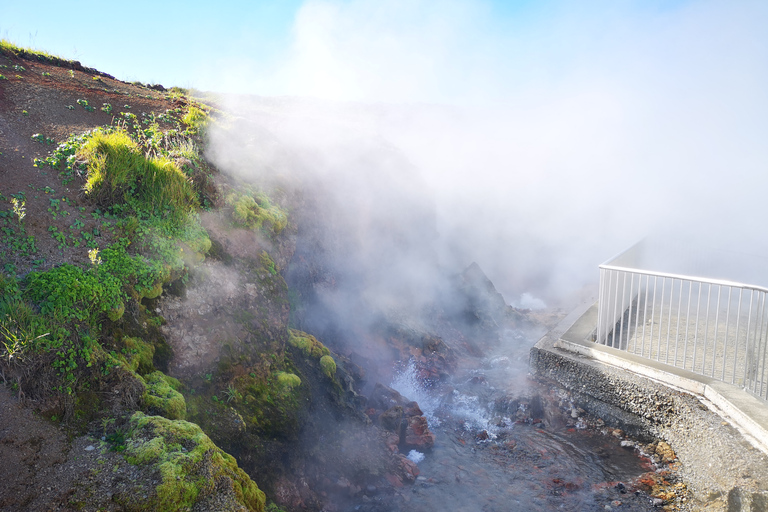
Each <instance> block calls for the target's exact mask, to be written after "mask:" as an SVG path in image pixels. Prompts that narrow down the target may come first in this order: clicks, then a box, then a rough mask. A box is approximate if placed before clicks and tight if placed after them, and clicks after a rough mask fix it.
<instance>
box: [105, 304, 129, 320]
mask: <svg viewBox="0 0 768 512" xmlns="http://www.w3.org/2000/svg"><path fill="white" fill-rule="evenodd" d="M124 313H125V303H124V302H122V301H120V303H119V304H118V305H117V306H114V307H112V308H110V309H109V311H107V318H109V319H110V320H112V321H113V322H117V321H118V320H120V319H121V318H123V314H124Z"/></svg>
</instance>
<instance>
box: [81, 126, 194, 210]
mask: <svg viewBox="0 0 768 512" xmlns="http://www.w3.org/2000/svg"><path fill="white" fill-rule="evenodd" d="M77 157H78V159H80V160H87V161H88V180H87V181H86V184H85V191H86V194H88V196H89V197H91V198H92V199H93V200H94V201H96V202H97V203H98V204H115V203H127V204H129V205H131V206H133V207H134V209H136V210H139V211H145V212H150V213H152V214H155V215H174V216H183V215H185V214H188V213H190V212H191V211H192V210H193V209H194V208H195V207H196V206H198V200H197V197H196V195H195V192H194V190H193V189H192V186H191V185H190V183H189V182H188V181H187V179H186V176H184V174H183V173H182V172H181V171H179V169H178V168H177V167H176V165H175V164H174V163H173V162H172V161H171V160H169V159H167V158H150V159H147V158H145V157H144V155H143V154H142V153H141V152H140V151H139V147H138V145H137V144H136V143H135V142H134V141H133V140H132V139H131V138H130V137H129V136H128V134H127V133H126V132H124V131H120V130H118V131H113V132H105V131H97V132H94V133H93V136H92V137H91V138H90V139H89V140H88V141H87V142H86V143H85V144H84V145H83V146H82V147H81V149H80V151H78V153H77Z"/></svg>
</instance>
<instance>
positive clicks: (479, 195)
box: [212, 1, 768, 307]
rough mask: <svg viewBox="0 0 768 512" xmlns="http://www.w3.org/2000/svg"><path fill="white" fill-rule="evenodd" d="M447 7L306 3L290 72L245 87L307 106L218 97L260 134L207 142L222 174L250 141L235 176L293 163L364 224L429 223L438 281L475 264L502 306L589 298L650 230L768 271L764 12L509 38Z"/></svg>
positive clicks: (650, 12)
mask: <svg viewBox="0 0 768 512" xmlns="http://www.w3.org/2000/svg"><path fill="white" fill-rule="evenodd" d="M446 5H447V7H446V8H444V9H435V8H434V6H432V5H431V4H430V3H428V2H416V3H398V2H394V3H387V4H380V3H378V2H367V1H358V2H349V3H339V2H308V3H307V4H305V5H304V7H303V8H302V10H301V11H300V14H299V15H298V17H297V20H296V23H295V27H294V37H295V41H294V46H293V48H292V50H291V52H290V54H289V55H287V56H286V59H285V61H284V62H283V63H282V64H281V66H280V67H279V69H277V70H272V71H274V73H273V75H272V78H270V79H269V80H267V78H266V77H265V76H255V77H251V78H254V82H253V91H254V92H258V91H259V90H260V89H262V88H263V89H264V90H270V87H272V88H274V87H277V86H278V85H279V86H280V87H282V89H281V90H282V91H284V92H287V93H289V94H297V95H302V96H307V97H315V98H318V99H299V98H297V97H288V96H284V97H279V98H272V99H268V98H265V97H247V96H240V97H238V98H237V99H236V98H230V99H231V101H230V103H231V104H230V105H229V106H230V107H231V109H232V111H234V112H238V113H240V114H242V115H243V116H244V117H248V118H250V119H251V121H252V123H251V124H250V129H246V130H245V131H244V132H241V133H239V134H238V136H237V137H233V136H231V135H227V136H218V135H217V134H216V133H214V134H213V135H212V140H213V141H214V147H215V149H214V151H213V153H214V154H216V155H218V156H217V158H218V159H219V160H218V162H219V163H220V164H223V160H226V159H228V158H232V160H233V161H234V160H236V159H237V158H236V157H232V156H229V157H228V156H227V155H228V154H229V155H234V154H238V151H241V150H242V149H243V147H244V146H247V145H248V144H251V145H253V147H254V148H256V147H258V152H259V158H258V159H254V158H251V159H250V160H249V162H250V163H249V166H248V168H239V172H243V173H264V174H267V173H269V172H271V170H276V171H277V172H285V173H293V172H296V169H295V168H291V169H290V170H289V167H291V166H289V165H287V164H286V162H287V161H288V159H298V160H301V161H302V165H301V166H300V167H301V168H302V169H303V170H304V172H306V173H309V174H310V175H312V176H314V178H315V179H317V180H318V183H319V184H322V186H323V187H324V189H325V190H327V191H328V193H329V194H331V195H332V197H333V200H334V201H335V202H336V203H337V204H339V205H340V206H341V207H342V208H345V207H350V208H353V209H354V208H357V207H358V206H363V205H366V208H369V210H370V211H369V212H368V213H369V214H370V215H372V216H374V217H377V220H376V221H375V222H388V223H390V224H391V225H397V224H398V223H406V224H408V223H410V222H413V221H414V219H415V217H414V216H413V215H411V214H414V215H418V216H420V217H422V219H420V220H419V222H420V221H421V220H423V216H424V215H426V216H429V215H431V214H432V213H431V212H434V215H435V222H434V232H432V231H431V228H430V232H429V233H421V234H420V235H418V236H422V235H423V236H425V237H427V238H428V239H432V240H434V251H435V254H434V255H433V256H434V257H436V258H437V261H439V263H440V265H441V266H442V267H443V268H445V269H447V270H448V269H450V270H460V269H462V268H464V267H466V266H467V265H468V264H469V263H471V262H472V261H476V262H478V263H479V264H480V266H481V268H483V269H484V271H485V272H486V273H487V274H488V275H489V277H490V278H491V280H492V281H493V282H494V283H495V284H496V286H497V288H498V289H499V290H500V291H501V292H502V293H503V294H504V296H505V298H506V299H507V301H508V302H510V303H519V301H520V297H521V295H522V294H524V293H530V294H533V296H534V297H541V298H543V299H544V300H545V302H546V303H547V304H550V305H563V306H566V307H569V306H571V305H572V304H573V303H574V302H576V301H577V300H579V299H580V298H581V297H582V296H583V295H586V296H589V295H590V291H589V290H586V291H584V290H583V287H584V286H588V287H589V286H594V283H595V282H596V280H597V265H598V264H599V263H601V262H603V261H605V260H607V259H608V258H610V257H611V256H613V255H615V254H616V253H618V252H620V251H622V250H624V249H625V248H627V247H629V246H630V245H632V244H633V243H635V242H636V241H638V240H640V239H641V238H643V237H644V236H646V235H648V234H653V233H657V232H660V231H668V232H671V233H672V234H673V235H674V234H678V233H690V232H693V233H694V234H695V237H696V238H698V239H700V240H702V241H703V242H705V244H706V245H710V246H720V247H722V246H725V247H727V248H729V249H731V250H739V251H743V252H748V253H750V254H757V255H760V254H763V255H764V254H766V252H765V249H766V244H765V243H764V242H763V239H764V236H762V229H761V226H762V218H763V212H762V210H763V209H762V206H761V204H762V190H764V187H765V172H764V169H765V165H766V162H768V149H767V148H766V146H765V144H763V143H762V142H761V141H764V140H765V136H766V134H768V115H766V114H768V100H767V99H766V97H765V94H764V91H765V90H766V88H765V86H766V85H767V84H766V82H768V80H767V79H768V73H767V72H768V69H766V66H767V63H768V59H767V58H766V57H768V55H766V52H768V44H766V43H767V42H768V41H766V39H767V37H766V35H765V33H764V30H763V29H762V27H764V26H765V22H766V21H768V19H767V18H768V9H766V7H765V6H764V5H761V4H759V3H756V2H745V3H740V4H738V5H734V4H726V3H725V2H697V3H691V4H680V5H677V6H674V7H669V8H661V7H658V8H652V7H648V8H647V10H642V12H640V13H637V12H633V13H632V14H633V15H632V16H630V9H629V4H626V3H620V4H611V5H612V6H614V7H613V8H606V9H602V10H601V11H600V13H599V15H598V13H597V12H596V11H594V10H593V9H594V7H591V8H585V9H584V10H583V12H581V11H580V12H575V11H574V10H573V9H571V8H570V7H567V6H562V5H559V4H558V5H553V6H552V8H551V10H550V11H549V12H547V13H546V14H547V16H546V18H545V17H544V16H543V14H541V13H539V15H541V16H542V17H541V18H536V19H533V20H529V21H531V23H528V24H527V25H523V24H521V25H520V26H513V25H511V24H507V25H505V24H504V22H502V21H498V22H496V21H494V18H493V13H492V12H489V11H488V10H487V9H486V10H484V9H483V4H479V5H475V4H470V3H467V2H451V3H448V4H446ZM430 7H431V8H430ZM603 7H605V6H603ZM534 18H535V17H534ZM480 22H482V23H480ZM478 23H479V24H480V25H482V26H485V27H486V28H487V30H486V31H484V32H483V33H479V30H478V28H476V27H477V26H478ZM510 23H511V22H510ZM371 34H377V36H376V37H369V36H370V35H371ZM246 75H247V73H246ZM231 79H232V80H236V77H234V76H232V77H231ZM320 98H324V99H320ZM246 112H247V114H246ZM249 130H250V131H249ZM276 140H279V141H280V144H285V145H286V147H290V148H291V149H290V150H289V153H287V154H283V153H280V151H281V150H279V149H277V148H278V147H280V144H277V143H274V144H272V143H270V142H269V141H276ZM265 142H267V143H266V144H265ZM265 145H266V146H267V147H274V148H276V149H275V151H276V153H275V154H270V153H269V151H270V150H269V149H265V147H264V146H265ZM223 167H226V165H225V164H223ZM241 167H242V166H241ZM383 174H386V176H383ZM402 202H408V203H410V204H419V205H421V207H423V210H422V211H420V212H419V213H418V214H416V213H415V212H412V211H409V210H408V209H403V208H402V207H401V205H402ZM355 211H359V210H355ZM357 220H360V221H361V225H358V226H357V227H356V230H355V231H354V235H352V234H351V233H348V235H349V236H356V237H359V238H361V240H363V239H364V240H365V241H364V242H361V243H364V244H365V245H366V246H367V247H368V253H366V255H364V259H368V258H369V256H371V255H377V256H380V257H382V258H383V259H385V260H388V261H390V263H391V264H392V265H398V266H399V272H398V275H399V276H400V277H401V278H403V279H419V278H423V279H428V276H424V274H423V272H422V269H420V268H419V266H418V264H415V261H414V259H413V258H411V257H410V256H409V255H408V254H397V256H396V257H395V258H394V260H393V259H392V258H391V257H390V256H391V255H393V254H396V253H397V250H396V247H395V246H393V244H392V243H391V241H390V240H384V241H383V242H384V243H383V244H382V243H381V242H382V240H380V239H377V231H376V230H375V229H369V228H370V226H367V227H364V226H363V223H362V219H357ZM411 235H412V236H417V235H416V234H415V233H411ZM406 253H407V251H406ZM368 261H371V260H370V259H368ZM396 261H397V263H396ZM386 275H387V276H388V277H387V280H390V279H391V278H390V277H389V276H390V274H386ZM374 293H375V292H374Z"/></svg>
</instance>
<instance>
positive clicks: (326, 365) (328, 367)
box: [320, 356, 336, 379]
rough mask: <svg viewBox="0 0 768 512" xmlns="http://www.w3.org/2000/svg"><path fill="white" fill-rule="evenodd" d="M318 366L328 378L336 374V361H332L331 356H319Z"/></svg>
mask: <svg viewBox="0 0 768 512" xmlns="http://www.w3.org/2000/svg"><path fill="white" fill-rule="evenodd" d="M320 368H321V369H322V370H323V373H324V374H325V375H326V376H328V378H329V379H333V378H334V376H336V361H334V360H333V358H332V357H331V356H323V357H321V358H320Z"/></svg>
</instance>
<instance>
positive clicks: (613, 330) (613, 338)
mask: <svg viewBox="0 0 768 512" xmlns="http://www.w3.org/2000/svg"><path fill="white" fill-rule="evenodd" d="M614 273H618V271H616V270H612V271H611V280H610V281H609V282H610V286H609V288H610V290H611V296H612V297H613V316H612V317H611V346H613V344H614V342H615V341H616V307H617V302H618V301H619V298H618V297H617V295H618V290H616V289H615V288H614V286H613V274H614ZM607 341H608V340H606V345H607V344H608V343H607Z"/></svg>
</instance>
